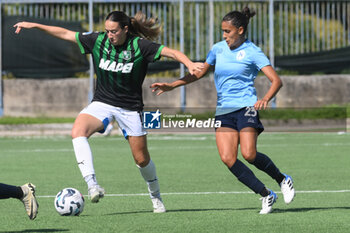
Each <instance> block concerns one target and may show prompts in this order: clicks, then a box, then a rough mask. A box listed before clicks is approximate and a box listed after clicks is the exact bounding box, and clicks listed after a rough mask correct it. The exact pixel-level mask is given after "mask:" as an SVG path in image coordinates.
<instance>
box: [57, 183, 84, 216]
mask: <svg viewBox="0 0 350 233" xmlns="http://www.w3.org/2000/svg"><path fill="white" fill-rule="evenodd" d="M54 204H55V209H56V211H57V212H58V213H59V214H60V215H61V216H78V215H79V214H81V212H83V209H84V197H83V195H82V194H81V193H80V192H79V191H78V190H77V189H75V188H64V189H62V190H61V191H59V192H58V193H57V195H56V198H55V203H54Z"/></svg>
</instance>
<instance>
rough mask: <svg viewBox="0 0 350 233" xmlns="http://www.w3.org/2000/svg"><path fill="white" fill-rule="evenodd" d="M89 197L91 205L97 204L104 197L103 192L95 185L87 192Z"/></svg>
mask: <svg viewBox="0 0 350 233" xmlns="http://www.w3.org/2000/svg"><path fill="white" fill-rule="evenodd" d="M88 193H89V197H90V200H91V202H92V203H97V202H99V200H100V199H101V198H103V197H104V195H105V190H104V189H103V188H102V187H101V186H99V185H95V186H93V187H91V188H89V190H88Z"/></svg>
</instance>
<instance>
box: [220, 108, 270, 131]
mask: <svg viewBox="0 0 350 233" xmlns="http://www.w3.org/2000/svg"><path fill="white" fill-rule="evenodd" d="M215 121H221V127H228V128H231V129H234V130H237V131H238V132H239V131H241V129H243V128H246V127H251V128H254V129H256V130H257V131H258V134H260V133H261V132H262V131H264V126H263V124H262V123H261V121H260V119H259V112H258V111H257V110H255V108H254V107H245V108H241V109H239V110H237V111H234V112H230V113H227V114H223V115H219V116H215ZM216 129H217V128H216ZM216 129H215V130H216Z"/></svg>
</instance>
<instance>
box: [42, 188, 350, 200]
mask: <svg viewBox="0 0 350 233" xmlns="http://www.w3.org/2000/svg"><path fill="white" fill-rule="evenodd" d="M295 192H296V193H304V194H310V193H350V190H347V189H345V190H305V191H295ZM276 193H281V192H276ZM217 194H220V195H222V194H255V193H254V192H249V191H245V192H236V191H232V192H176V193H162V196H172V195H217ZM84 196H87V194H85V195H84ZM105 196H106V197H132V196H149V193H129V194H105ZM36 197H38V198H52V197H55V196H53V195H43V196H36Z"/></svg>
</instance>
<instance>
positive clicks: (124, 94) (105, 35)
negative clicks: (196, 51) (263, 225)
mask: <svg viewBox="0 0 350 233" xmlns="http://www.w3.org/2000/svg"><path fill="white" fill-rule="evenodd" d="M14 27H16V33H19V32H20V31H21V29H22V28H26V29H29V28H38V29H40V30H42V31H45V32H47V33H48V34H51V35H53V36H55V37H58V38H60V39H63V40H68V41H72V42H74V43H77V44H78V46H79V48H80V50H81V53H83V54H92V57H93V61H94V68H95V73H96V76H97V80H96V89H95V93H94V97H93V100H92V102H91V103H90V104H89V105H88V106H87V107H86V108H85V109H83V110H82V111H81V112H80V114H79V115H78V117H77V118H76V120H75V122H74V125H73V129H72V138H73V147H74V152H75V156H76V159H77V162H78V165H79V168H80V171H81V173H82V175H83V177H84V179H85V181H86V183H87V185H88V193H89V196H90V198H91V201H92V202H98V201H99V199H100V198H102V197H103V196H104V194H105V191H104V189H103V188H102V187H100V186H99V185H98V183H97V181H96V176H95V170H94V166H93V156H92V152H91V149H90V146H89V143H88V138H89V137H90V136H91V135H92V134H94V133H95V132H102V133H103V132H104V130H105V128H106V127H107V125H108V123H109V122H110V121H111V120H112V119H115V120H116V121H117V122H118V124H119V127H120V129H121V130H122V132H123V134H124V136H125V138H126V139H127V140H128V142H129V144H130V148H131V152H132V155H133V157H134V160H135V163H136V165H137V166H138V168H139V169H140V172H141V175H142V176H143V178H144V179H145V181H146V183H147V185H148V190H149V193H150V197H151V200H152V203H153V212H155V213H163V212H165V211H166V210H165V207H164V204H163V201H162V199H161V196H160V191H159V183H158V178H157V175H156V168H155V165H154V163H153V162H152V160H151V158H150V155H149V152H148V149H147V140H146V134H147V132H146V131H145V129H144V128H143V126H142V122H141V116H140V113H141V111H142V109H143V100H142V83H143V81H144V78H145V76H146V73H147V65H148V63H149V62H154V61H156V60H158V59H159V58H160V57H161V56H165V57H169V58H172V59H174V60H176V61H179V62H181V63H183V64H184V65H185V66H186V67H187V68H188V70H189V72H190V73H191V74H193V72H194V71H199V70H201V69H202V68H203V64H201V63H193V62H191V61H190V60H189V59H188V57H186V55H184V54H183V53H181V52H179V51H177V50H173V49H170V48H167V47H165V46H163V45H160V44H157V43H154V42H152V40H155V39H156V38H157V37H158V35H159V33H160V26H159V25H158V24H157V22H156V20H155V19H153V18H146V16H145V15H144V14H142V13H141V12H138V13H137V14H136V15H135V16H134V17H129V16H127V15H126V14H125V13H124V12H121V11H113V12H111V13H109V14H108V16H107V17H106V21H105V31H104V32H89V33H80V32H74V31H70V30H67V29H65V28H61V27H55V26H47V25H42V24H37V23H31V22H19V23H17V24H15V25H14Z"/></svg>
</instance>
